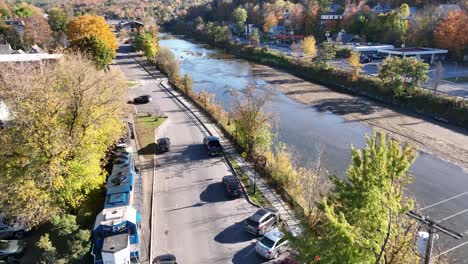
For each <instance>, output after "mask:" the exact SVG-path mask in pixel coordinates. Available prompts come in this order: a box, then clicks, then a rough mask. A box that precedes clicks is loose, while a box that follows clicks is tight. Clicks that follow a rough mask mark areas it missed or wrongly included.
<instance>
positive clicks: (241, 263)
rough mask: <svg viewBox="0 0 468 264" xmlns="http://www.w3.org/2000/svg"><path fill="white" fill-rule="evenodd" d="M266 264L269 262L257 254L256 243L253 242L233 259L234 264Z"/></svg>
mask: <svg viewBox="0 0 468 264" xmlns="http://www.w3.org/2000/svg"><path fill="white" fill-rule="evenodd" d="M266 262H268V260H267V259H265V258H262V257H260V256H259V255H258V254H257V252H255V242H252V243H251V244H250V245H248V246H247V247H245V248H243V249H242V250H241V251H239V252H237V253H236V254H234V256H233V257H232V263H233V264H251V263H252V264H254V263H266Z"/></svg>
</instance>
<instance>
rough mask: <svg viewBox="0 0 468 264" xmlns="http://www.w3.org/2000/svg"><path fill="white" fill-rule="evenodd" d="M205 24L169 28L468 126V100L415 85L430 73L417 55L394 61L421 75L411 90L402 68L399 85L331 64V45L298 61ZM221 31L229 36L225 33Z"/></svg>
mask: <svg viewBox="0 0 468 264" xmlns="http://www.w3.org/2000/svg"><path fill="white" fill-rule="evenodd" d="M203 25H204V26H203ZM203 25H201V26H200V25H199V26H198V27H197V28H193V26H192V25H191V24H188V23H178V24H176V25H173V26H170V27H169V28H168V29H169V30H172V31H174V32H175V33H178V34H185V35H187V36H189V37H192V38H194V39H197V40H199V41H202V42H205V43H209V44H211V45H213V46H216V47H218V48H222V49H224V50H225V51H226V52H228V53H231V54H233V55H236V56H237V57H240V58H243V59H246V60H249V61H253V62H257V63H260V64H265V65H269V66H273V67H278V68H281V69H283V70H285V71H286V72H289V73H292V74H294V75H296V76H298V77H300V78H303V79H305V80H308V81H312V82H316V83H319V84H322V85H326V86H327V87H330V88H332V89H335V90H338V91H344V92H347V93H352V94H357V95H361V96H365V97H368V98H371V99H373V100H376V101H379V102H383V103H385V104H387V105H393V106H394V107H398V108H403V109H407V110H410V111H413V112H417V113H421V114H424V115H426V116H428V117H435V118H436V119H439V120H446V121H447V122H450V123H453V124H457V125H459V126H462V127H468V102H467V101H465V100H463V99H461V98H456V97H451V96H446V95H442V94H434V93H432V92H431V91H429V90H425V89H421V88H419V87H417V86H416V85H420V84H421V82H420V81H421V80H424V79H425V78H427V77H424V76H427V66H424V65H425V64H424V63H423V62H420V61H418V60H416V59H414V58H407V59H404V60H400V59H393V60H392V61H393V62H394V63H397V64H400V65H402V67H404V68H407V69H414V71H412V74H414V75H415V76H420V77H418V82H416V83H413V82H410V84H411V85H412V88H411V89H404V87H403V86H405V87H407V86H408V82H407V81H409V80H412V79H409V78H407V77H408V76H406V77H405V76H403V75H402V73H401V71H394V72H392V73H391V74H392V75H393V76H394V77H395V78H397V79H399V80H401V82H400V83H399V85H397V86H395V83H394V82H387V81H385V80H388V79H387V78H386V77H385V76H387V74H384V75H380V77H381V78H378V77H377V78H376V77H372V76H364V75H360V76H356V75H353V73H352V72H349V71H346V70H343V69H338V68H335V67H331V66H330V65H328V64H327V63H326V62H327V60H329V55H330V53H333V52H335V53H336V50H334V51H333V50H332V48H330V47H328V46H323V45H322V47H319V50H318V52H317V56H316V60H315V62H314V61H310V60H309V61H307V62H304V60H297V59H295V58H292V57H290V56H286V55H284V54H282V53H280V52H277V51H273V50H270V49H268V48H266V47H263V48H260V47H255V46H248V45H243V44H241V43H237V42H234V41H223V40H226V39H229V34H228V33H225V31H226V30H224V29H223V28H224V27H222V26H218V25H216V24H214V23H212V22H208V23H206V24H203ZM222 34H228V35H224V36H222ZM321 54H322V55H321ZM405 75H406V74H405Z"/></svg>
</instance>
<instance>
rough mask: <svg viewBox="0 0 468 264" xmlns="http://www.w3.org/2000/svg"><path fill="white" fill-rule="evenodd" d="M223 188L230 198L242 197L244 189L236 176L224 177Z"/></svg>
mask: <svg viewBox="0 0 468 264" xmlns="http://www.w3.org/2000/svg"><path fill="white" fill-rule="evenodd" d="M222 182H223V186H224V190H225V191H226V194H227V196H229V197H233V198H235V197H240V196H241V194H242V188H241V185H240V182H239V179H237V177H236V176H234V175H228V176H224V177H223V181H222Z"/></svg>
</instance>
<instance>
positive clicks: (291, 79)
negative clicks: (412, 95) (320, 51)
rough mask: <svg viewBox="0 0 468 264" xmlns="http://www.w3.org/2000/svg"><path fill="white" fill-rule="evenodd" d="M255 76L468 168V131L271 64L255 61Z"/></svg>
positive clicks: (322, 108)
mask: <svg viewBox="0 0 468 264" xmlns="http://www.w3.org/2000/svg"><path fill="white" fill-rule="evenodd" d="M252 67H253V72H254V74H255V75H258V76H261V77H262V79H264V80H265V81H267V82H269V83H271V84H275V85H276V87H277V88H278V89H279V90H280V91H282V92H283V93H284V94H286V95H287V96H288V97H290V98H292V99H294V100H296V101H298V102H300V103H303V104H307V105H310V106H314V107H316V108H317V109H318V110H319V111H330V112H332V113H334V114H337V115H340V116H343V117H344V118H345V119H346V122H362V123H365V124H367V125H368V126H370V127H371V128H372V129H374V130H375V131H378V132H385V133H387V134H388V135H390V136H391V137H393V138H395V139H398V140H400V141H402V142H406V143H409V144H411V145H415V146H417V147H418V149H419V150H421V151H423V152H427V153H431V154H434V155H436V156H438V157H440V158H441V159H443V160H447V161H449V162H452V163H455V164H457V165H459V166H461V167H463V168H464V169H465V170H468V136H467V135H468V131H466V130H463V129H461V128H458V127H455V126H449V125H446V124H442V123H437V122H435V121H432V120H431V121H430V122H428V121H427V120H424V119H423V118H421V117H416V115H414V114H408V113H404V112H399V111H394V110H390V109H388V108H385V106H384V105H381V104H378V103H376V102H373V101H370V100H368V99H366V98H362V97H357V96H352V95H349V94H344V93H339V92H335V91H333V90H330V89H328V88H326V87H324V86H321V85H317V84H314V83H310V82H307V81H304V80H302V79H300V78H298V77H295V76H293V75H291V74H288V73H285V72H282V71H280V70H277V69H273V68H271V67H268V66H264V65H258V64H253V65H252Z"/></svg>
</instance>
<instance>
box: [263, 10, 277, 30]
mask: <svg viewBox="0 0 468 264" xmlns="http://www.w3.org/2000/svg"><path fill="white" fill-rule="evenodd" d="M277 24H278V18H276V16H275V14H273V13H270V14H268V15H267V16H266V18H265V20H264V22H263V27H262V28H263V31H264V32H265V33H268V32H270V29H271V28H272V27H274V26H276V25H277Z"/></svg>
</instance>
